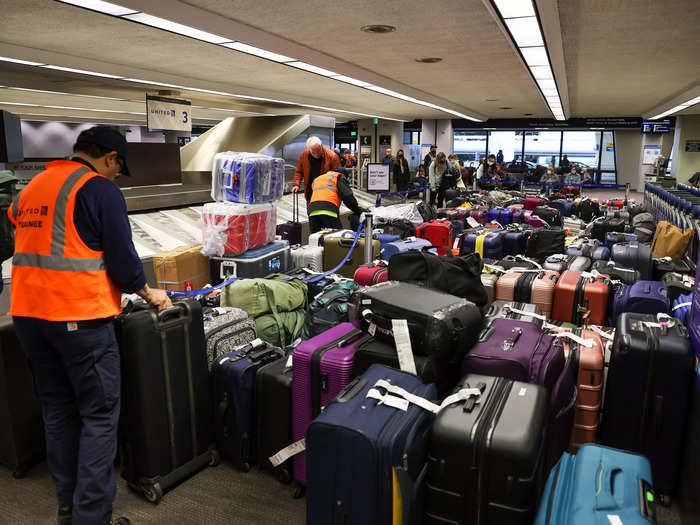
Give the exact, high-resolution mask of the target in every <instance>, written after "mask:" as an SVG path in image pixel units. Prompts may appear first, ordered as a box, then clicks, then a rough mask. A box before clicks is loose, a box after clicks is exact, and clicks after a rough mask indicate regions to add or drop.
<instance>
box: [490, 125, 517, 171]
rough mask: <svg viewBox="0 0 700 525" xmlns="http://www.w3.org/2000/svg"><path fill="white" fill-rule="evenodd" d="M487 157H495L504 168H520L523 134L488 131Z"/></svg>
mask: <svg viewBox="0 0 700 525" xmlns="http://www.w3.org/2000/svg"><path fill="white" fill-rule="evenodd" d="M499 152H500V153H501V155H503V158H502V159H500V158H499ZM489 155H495V156H496V160H497V161H498V162H501V163H503V164H504V166H505V167H506V168H522V167H523V166H522V165H521V164H520V161H521V160H522V155H523V134H522V133H521V132H519V131H489Z"/></svg>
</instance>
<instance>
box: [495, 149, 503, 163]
mask: <svg viewBox="0 0 700 525" xmlns="http://www.w3.org/2000/svg"><path fill="white" fill-rule="evenodd" d="M496 162H498V163H499V164H503V150H502V149H499V150H498V153H496Z"/></svg>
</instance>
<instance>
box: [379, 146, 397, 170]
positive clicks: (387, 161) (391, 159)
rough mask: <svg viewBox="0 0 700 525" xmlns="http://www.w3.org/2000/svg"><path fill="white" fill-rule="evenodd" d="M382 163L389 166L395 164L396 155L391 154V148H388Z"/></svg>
mask: <svg viewBox="0 0 700 525" xmlns="http://www.w3.org/2000/svg"><path fill="white" fill-rule="evenodd" d="M382 164H388V165H389V166H392V165H393V164H394V156H393V155H392V154H391V148H387V150H386V154H385V155H384V158H383V159H382Z"/></svg>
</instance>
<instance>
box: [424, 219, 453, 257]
mask: <svg viewBox="0 0 700 525" xmlns="http://www.w3.org/2000/svg"><path fill="white" fill-rule="evenodd" d="M453 233H454V230H453V227H452V223H451V222H450V221H449V220H447V219H437V220H434V221H431V222H424V223H423V224H421V225H420V226H418V228H416V237H420V238H421V239H426V240H428V241H430V243H431V244H432V245H433V246H447V247H448V248H450V249H451V248H452V241H453ZM438 255H447V254H446V253H445V250H443V249H442V248H439V249H438Z"/></svg>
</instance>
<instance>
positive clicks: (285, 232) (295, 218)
mask: <svg viewBox="0 0 700 525" xmlns="http://www.w3.org/2000/svg"><path fill="white" fill-rule="evenodd" d="M275 233H276V234H277V235H279V236H280V237H281V238H282V239H283V240H285V241H289V245H290V246H296V245H298V244H301V223H300V222H299V194H298V193H295V194H294V207H293V208H292V220H291V221H287V222H285V223H283V224H278V225H277V230H276V232H275Z"/></svg>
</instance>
